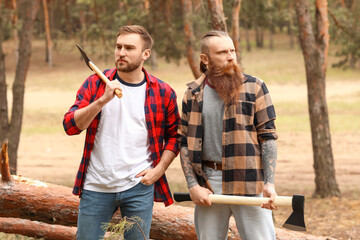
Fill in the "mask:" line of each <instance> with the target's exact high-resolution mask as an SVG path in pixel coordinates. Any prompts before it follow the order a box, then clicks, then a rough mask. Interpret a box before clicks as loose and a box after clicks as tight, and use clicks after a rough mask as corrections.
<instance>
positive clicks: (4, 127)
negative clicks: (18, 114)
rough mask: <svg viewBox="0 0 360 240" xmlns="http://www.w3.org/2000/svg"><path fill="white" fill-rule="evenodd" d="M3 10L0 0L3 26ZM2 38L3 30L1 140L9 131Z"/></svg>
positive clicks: (0, 35) (0, 81)
mask: <svg viewBox="0 0 360 240" xmlns="http://www.w3.org/2000/svg"><path fill="white" fill-rule="evenodd" d="M2 12H3V11H2V0H0V26H2V18H3V16H2ZM2 40H3V31H0V142H3V141H4V139H5V138H6V137H7V136H8V131H9V116H8V103H7V85H6V75H5V55H4V52H3V48H2Z"/></svg>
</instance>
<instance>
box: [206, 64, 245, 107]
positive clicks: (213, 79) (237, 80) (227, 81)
mask: <svg viewBox="0 0 360 240" xmlns="http://www.w3.org/2000/svg"><path fill="white" fill-rule="evenodd" d="M206 75H207V76H208V78H209V81H210V83H211V84H212V85H213V86H214V87H215V90H216V92H217V93H218V94H219V97H220V98H221V99H222V100H223V101H224V102H225V104H230V103H234V102H235V100H236V97H237V96H238V94H239V93H240V88H241V85H242V83H243V79H244V75H243V73H242V70H241V67H240V66H239V65H238V64H236V63H235V62H229V63H228V64H226V65H225V66H223V67H219V66H216V65H215V64H214V62H212V61H211V60H210V59H209V69H208V70H207V72H206Z"/></svg>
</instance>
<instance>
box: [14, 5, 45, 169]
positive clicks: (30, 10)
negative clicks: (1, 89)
mask: <svg viewBox="0 0 360 240" xmlns="http://www.w3.org/2000/svg"><path fill="white" fill-rule="evenodd" d="M38 8H39V1H38V0H36V1H25V0H23V1H21V5H20V6H19V9H20V10H21V11H22V12H21V14H19V16H20V18H21V20H22V23H23V25H22V29H21V31H20V36H19V38H20V39H19V41H20V42H19V61H18V62H17V65H16V72H15V80H14V84H13V105H12V113H11V122H10V127H9V137H8V138H9V142H10V143H11V144H10V146H9V158H10V171H11V173H12V174H16V169H17V150H18V146H19V141H20V132H21V126H22V118H23V111H24V93H25V80H26V75H27V71H28V69H29V65H30V57H31V38H32V30H33V26H34V19H35V16H36V12H37V11H38Z"/></svg>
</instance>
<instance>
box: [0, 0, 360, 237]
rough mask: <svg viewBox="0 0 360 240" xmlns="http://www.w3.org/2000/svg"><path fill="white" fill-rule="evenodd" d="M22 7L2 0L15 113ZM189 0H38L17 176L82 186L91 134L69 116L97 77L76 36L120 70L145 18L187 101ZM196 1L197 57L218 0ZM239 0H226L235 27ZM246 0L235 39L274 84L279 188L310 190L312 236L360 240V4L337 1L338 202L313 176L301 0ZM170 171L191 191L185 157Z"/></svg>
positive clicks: (161, 60) (244, 57)
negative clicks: (65, 123) (68, 126)
mask: <svg viewBox="0 0 360 240" xmlns="http://www.w3.org/2000/svg"><path fill="white" fill-rule="evenodd" d="M21 2H22V1H15V0H12V1H0V6H2V7H1V19H2V21H1V27H2V30H1V39H2V48H3V52H4V62H5V63H6V64H5V70H4V71H3V73H4V74H5V73H6V79H7V81H6V85H7V88H6V89H7V92H6V96H7V101H8V106H9V109H8V111H9V112H11V110H12V101H13V100H12V99H13V93H12V85H13V83H14V79H15V78H16V69H17V63H18V57H19V52H18V46H19V30H20V29H21V26H22V25H23V24H22V22H21V21H22V15H21V11H23V10H22V9H21V6H22V3H21ZM184 2H185V1H175V0H173V1H171V0H168V1H165V0H156V1H144V0H134V1H130V0H129V1H105V0H91V1H90V0H88V1H87V0H78V1H75V0H67V1H60V0H50V1H49V0H47V1H39V3H40V4H39V9H38V11H37V13H36V15H35V18H34V25H33V30H32V40H31V44H32V45H31V50H32V55H31V62H30V67H29V69H28V73H27V77H26V82H25V86H26V91H25V93H24V112H23V121H22V127H21V134H20V139H19V148H18V155H17V159H18V163H17V174H21V175H23V176H25V177H30V178H35V179H39V180H42V181H46V182H50V183H56V184H61V185H66V186H72V185H73V182H74V178H75V175H76V171H77V168H78V165H79V162H80V158H81V153H82V148H83V142H84V136H85V135H84V133H83V134H81V135H79V136H74V137H68V136H66V135H65V133H64V132H63V129H62V124H61V122H62V117H63V114H64V113H65V112H66V111H67V110H68V108H69V107H70V106H71V104H72V103H73V102H74V100H75V93H76V91H77V89H78V88H79V86H80V85H81V83H82V82H83V81H84V80H85V78H86V77H87V76H88V75H90V74H91V72H90V70H89V69H88V68H87V66H86V65H85V64H84V62H83V60H82V59H81V56H80V55H79V53H78V50H77V49H76V47H75V43H78V44H80V45H81V46H82V47H83V48H84V49H85V51H86V52H87V53H88V55H89V56H90V58H91V59H92V60H93V62H94V63H95V64H96V65H97V66H98V67H99V68H100V69H106V68H110V67H113V65H114V63H113V49H114V43H115V34H116V31H117V29H118V28H119V27H120V26H122V25H125V24H139V25H143V26H144V27H145V28H146V29H148V31H149V32H150V33H151V35H152V36H153V38H154V40H155V44H154V48H153V51H152V57H151V59H150V60H149V61H148V63H147V65H146V68H147V69H148V70H149V72H151V73H152V74H153V75H155V76H157V77H158V78H160V79H162V80H164V81H165V82H167V83H169V84H170V85H171V86H172V87H173V88H174V89H175V91H176V92H177V95H178V103H179V107H181V104H180V101H181V98H182V95H183V93H184V92H185V89H186V86H185V84H186V83H187V82H190V81H192V80H193V79H194V73H193V71H192V70H191V69H190V68H189V61H188V60H187V57H188V49H187V45H186V44H185V39H186V31H185V30H184V17H183V16H184V10H183V9H184V4H183V3H184ZM190 2H191V7H192V9H191V10H192V13H193V14H192V15H191V21H192V23H193V24H192V27H193V34H194V36H193V50H194V52H195V54H194V55H195V56H198V54H199V49H198V47H199V39H200V38H201V36H202V35H203V34H204V33H205V32H206V31H208V30H209V29H211V28H212V25H211V14H210V12H209V8H208V2H210V1H208V2H206V1H201V0H193V1H190ZM236 2H237V1H223V2H222V6H223V12H224V16H225V22H226V24H227V29H228V31H229V32H230V33H232V30H231V29H232V25H233V16H234V15H233V10H234V6H235V3H236ZM314 2H315V1H314ZM311 3H312V5H310V6H311V8H310V11H311V14H312V16H314V14H315V8H314V6H313V5H314V4H313V2H312V1H311ZM44 6H45V8H44ZM240 6H241V8H240V13H239V19H238V23H239V28H238V29H239V32H240V34H239V36H240V39H239V40H238V41H237V42H238V43H239V54H240V55H239V56H240V59H241V64H242V66H243V68H244V71H245V72H246V73H248V74H251V75H255V76H257V77H260V78H261V79H263V80H264V81H265V82H266V83H267V85H268V88H269V90H270V93H271V96H272V99H273V102H274V105H275V108H276V111H277V116H278V118H277V121H276V124H277V129H278V133H279V140H278V167H277V173H276V187H277V192H278V194H279V195H293V194H303V195H305V196H306V199H307V200H306V205H305V215H306V216H305V220H306V222H307V226H308V233H311V234H315V235H323V236H331V237H335V238H338V239H357V238H358V236H359V233H360V232H359V231H360V230H359V229H360V210H359V209H360V201H359V200H358V199H359V197H360V186H359V180H360V167H359V165H358V163H359V160H360V159H359V154H360V148H359V147H358V146H359V144H360V139H359V133H360V106H359V100H360V78H359V77H360V61H359V59H360V26H359V20H360V3H359V2H358V1H356V0H347V1H345V0H329V1H328V13H329V32H330V48H329V60H328V69H327V76H326V100H327V103H328V109H329V121H330V130H331V141H332V151H333V155H334V164H335V170H336V180H337V184H338V185H339V189H340V195H339V196H336V197H328V198H315V197H312V194H313V193H314V190H315V184H314V178H315V173H314V168H313V164H314V160H313V152H312V139H311V129H310V119H309V112H308V101H307V83H306V75H305V65H304V58H303V56H302V52H301V47H300V43H299V40H298V35H299V29H298V25H297V19H296V12H295V6H294V2H292V1H285V0H283V1H281V0H267V1H264V0H242V1H240ZM45 10H47V11H45ZM46 12H47V14H46ZM46 16H47V17H46ZM47 23H48V24H47ZM47 33H48V34H47ZM196 61H199V60H198V58H197V59H196ZM3 73H1V74H3ZM10 118H11V116H9V119H10ZM2 138H3V136H1V139H2ZM10 144H11V142H10ZM167 175H168V180H169V183H170V186H171V188H172V191H186V190H187V189H186V183H185V179H184V177H183V174H182V171H181V167H180V163H179V159H178V158H177V159H175V160H174V163H173V164H172V165H171V166H170V168H169V170H168V174H167ZM187 206H192V205H191V204H188V205H187ZM287 215H289V209H280V210H278V211H276V212H275V213H274V217H275V224H276V225H277V226H281V224H282V223H283V222H284V221H285V219H286V217H287ZM0 236H1V235H0ZM4 236H5V235H4ZM10 237H13V236H10Z"/></svg>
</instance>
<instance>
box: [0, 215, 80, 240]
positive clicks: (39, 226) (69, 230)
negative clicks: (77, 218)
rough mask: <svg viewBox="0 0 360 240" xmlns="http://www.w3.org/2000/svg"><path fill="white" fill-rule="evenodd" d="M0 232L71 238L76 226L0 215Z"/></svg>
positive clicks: (57, 238) (55, 238)
mask: <svg viewBox="0 0 360 240" xmlns="http://www.w3.org/2000/svg"><path fill="white" fill-rule="evenodd" d="M0 232H4V233H13V234H20V235H24V236H28V237H33V238H45V239H47V240H59V239H62V240H73V239H75V238H76V227H66V226H62V225H51V224H47V223H41V222H38V221H30V220H27V219H19V218H2V217H0Z"/></svg>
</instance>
